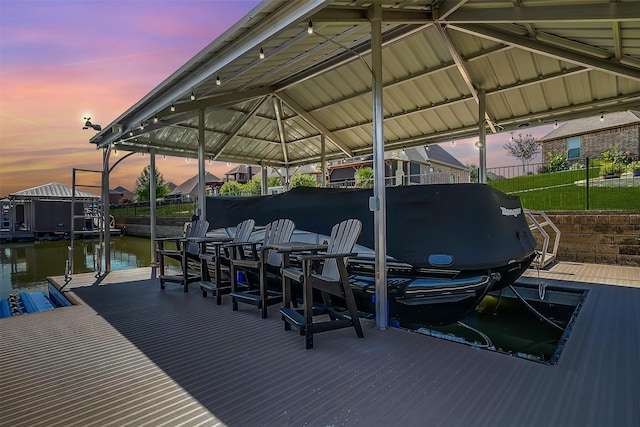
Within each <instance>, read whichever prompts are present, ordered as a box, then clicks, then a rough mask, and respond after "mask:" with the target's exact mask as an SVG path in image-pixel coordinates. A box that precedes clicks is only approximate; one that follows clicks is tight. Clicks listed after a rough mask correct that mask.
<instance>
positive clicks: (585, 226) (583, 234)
mask: <svg viewBox="0 0 640 427" xmlns="http://www.w3.org/2000/svg"><path fill="white" fill-rule="evenodd" d="M546 213H547V215H548V216H549V218H550V219H551V220H552V221H553V222H554V224H555V225H556V226H557V227H558V228H559V229H560V233H561V237H560V244H559V247H558V254H557V259H558V261H574V262H589V263H595V264H610V265H629V266H636V267H640V212H639V211H549V212H546ZM188 220H189V219H188V218H186V217H158V218H157V237H171V236H179V235H181V234H182V231H183V228H184V223H185V221H188ZM116 227H118V228H121V229H124V230H125V234H127V235H129V236H139V237H147V238H148V237H150V236H151V232H150V228H149V218H148V217H126V218H125V217H116ZM548 232H549V233H551V232H552V230H551V229H549V230H548ZM534 234H535V232H534ZM554 237H555V236H554V235H553V234H552V235H551V242H550V246H551V245H553V238H554ZM538 241H541V239H539V238H538ZM550 249H551V248H550Z"/></svg>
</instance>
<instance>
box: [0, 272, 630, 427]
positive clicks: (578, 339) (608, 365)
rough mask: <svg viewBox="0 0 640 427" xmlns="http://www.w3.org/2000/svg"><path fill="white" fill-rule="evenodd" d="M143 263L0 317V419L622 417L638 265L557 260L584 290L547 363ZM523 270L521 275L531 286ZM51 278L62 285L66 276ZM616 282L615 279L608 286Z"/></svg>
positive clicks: (321, 421) (85, 278) (557, 278)
mask: <svg viewBox="0 0 640 427" xmlns="http://www.w3.org/2000/svg"><path fill="white" fill-rule="evenodd" d="M153 274H154V272H153V270H151V269H148V268H146V269H135V270H122V271H116V272H112V273H110V274H109V275H107V276H104V277H102V278H98V279H96V278H95V277H94V275H93V274H81V275H75V276H74V277H73V279H72V280H71V282H70V283H69V284H68V285H67V287H66V288H65V289H68V288H71V289H72V290H73V294H72V295H75V296H76V297H77V298H78V302H80V305H77V306H74V307H69V308H61V309H57V310H52V311H48V312H43V313H38V314H33V315H25V316H19V317H14V318H8V319H2V321H0V336H1V338H2V343H3V350H2V352H0V362H1V365H2V369H1V370H0V414H2V415H1V418H0V424H2V425H11V426H19V425H29V426H31V425H36V424H40V425H136V426H138V425H160V424H165V425H230V426H254V425H296V426H298V425H307V426H315V425H318V426H326V425H363V426H364V425H379V426H390V425H397V426H409V425H420V426H422V425H429V426H457V425H459V426H636V425H637V424H638V420H640V382H639V381H638V379H639V378H640V364H638V360H640V309H639V308H640V268H634V267H611V266H594V265H586V264H582V265H578V264H563V263H559V264H557V265H555V266H554V267H553V268H551V269H550V270H549V271H542V272H540V277H541V278H544V280H545V281H546V282H548V283H549V284H550V285H553V286H563V287H569V288H583V289H588V290H589V295H588V297H587V298H586V301H585V303H584V305H583V307H582V309H581V311H580V314H579V316H578V319H577V321H576V324H575V326H574V328H573V331H572V333H571V336H570V337H569V340H568V341H567V343H566V346H565V348H564V350H563V352H562V354H561V356H560V359H559V361H558V363H557V364H556V365H545V364H541V363H535V362H532V361H527V360H524V359H520V358H516V357H510V356H507V355H504V354H500V353H496V352H490V351H484V350H477V349H473V348H471V347H468V346H465V345H461V344H457V343H453V342H449V341H445V340H440V339H436V338H432V337H427V336H423V335H419V334H416V333H411V332H407V331H404V330H400V329H390V330H388V331H378V330H376V329H375V328H374V327H373V324H372V323H370V322H365V338H364V339H357V338H356V337H355V334H354V333H353V330H351V329H343V330H337V331H332V332H327V333H323V334H319V335H318V336H317V339H316V346H315V348H314V349H313V350H305V349H304V344H303V340H302V339H301V337H300V336H299V335H297V333H296V332H293V331H290V332H285V331H284V330H283V326H282V321H281V320H280V317H279V316H278V313H277V307H276V306H274V307H272V309H271V312H270V317H269V318H268V319H264V320H263V319H261V318H260V316H259V315H258V313H257V311H256V310H255V309H253V308H252V309H248V308H247V309H241V310H240V311H237V312H233V311H232V310H231V307H230V304H229V301H228V300H225V303H224V304H223V305H220V306H217V305H216V304H215V300H214V299H212V298H202V296H201V294H200V292H198V290H197V289H195V288H193V289H192V291H191V292H189V293H187V294H185V293H184V292H182V290H181V289H180V288H179V287H177V286H176V287H171V286H167V289H166V290H165V291H161V290H160V289H159V284H158V281H157V279H154V278H151V277H152V275H153ZM537 275H538V273H537V272H536V271H535V270H529V271H528V272H527V273H526V274H525V277H523V278H522V281H524V282H527V283H536V281H537V280H538V279H537ZM53 281H55V282H57V283H58V284H63V283H64V278H62V277H56V278H54V279H53ZM607 285H616V286H607Z"/></svg>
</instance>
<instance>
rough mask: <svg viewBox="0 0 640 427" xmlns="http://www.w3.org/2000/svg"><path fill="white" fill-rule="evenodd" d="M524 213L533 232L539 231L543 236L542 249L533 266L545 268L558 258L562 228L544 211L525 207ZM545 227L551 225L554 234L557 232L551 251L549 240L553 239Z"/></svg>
mask: <svg viewBox="0 0 640 427" xmlns="http://www.w3.org/2000/svg"><path fill="white" fill-rule="evenodd" d="M524 213H525V215H526V218H527V220H528V223H529V229H530V230H531V231H532V232H536V231H537V232H538V233H540V235H541V236H542V238H543V241H542V249H541V251H540V252H538V253H537V256H536V258H535V259H534V261H533V262H532V263H531V266H533V267H535V268H538V269H540V268H545V267H546V266H547V265H549V264H551V263H552V262H554V261H555V260H556V255H557V254H558V245H559V244H560V234H561V233H560V230H559V229H558V227H556V225H555V224H554V223H553V221H551V219H550V218H549V216H548V215H547V214H546V213H545V212H544V211H535V210H530V209H525V211H524ZM545 227H550V228H551V229H552V230H553V234H555V238H554V241H553V248H552V249H551V251H549V242H550V241H551V237H550V236H549V233H548V232H547V230H545Z"/></svg>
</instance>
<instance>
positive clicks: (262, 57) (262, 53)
mask: <svg viewBox="0 0 640 427" xmlns="http://www.w3.org/2000/svg"><path fill="white" fill-rule="evenodd" d="M260 59H264V49H263V48H262V46H260Z"/></svg>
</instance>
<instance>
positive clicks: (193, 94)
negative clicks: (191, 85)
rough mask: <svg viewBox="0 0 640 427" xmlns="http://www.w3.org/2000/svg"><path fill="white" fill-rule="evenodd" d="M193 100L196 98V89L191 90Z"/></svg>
mask: <svg viewBox="0 0 640 427" xmlns="http://www.w3.org/2000/svg"><path fill="white" fill-rule="evenodd" d="M191 100H192V101H195V100H196V93H195V92H194V91H191Z"/></svg>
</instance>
